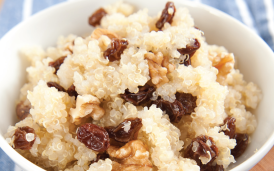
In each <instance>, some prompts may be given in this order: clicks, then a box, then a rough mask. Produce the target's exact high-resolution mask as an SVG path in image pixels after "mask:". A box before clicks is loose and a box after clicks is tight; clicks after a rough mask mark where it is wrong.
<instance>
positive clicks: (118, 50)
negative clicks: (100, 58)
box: [104, 38, 128, 62]
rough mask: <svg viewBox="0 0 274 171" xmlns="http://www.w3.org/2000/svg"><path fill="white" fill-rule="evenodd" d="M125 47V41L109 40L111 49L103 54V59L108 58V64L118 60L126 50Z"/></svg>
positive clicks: (126, 43) (126, 42)
mask: <svg viewBox="0 0 274 171" xmlns="http://www.w3.org/2000/svg"><path fill="white" fill-rule="evenodd" d="M127 45H128V41H127V40H124V39H117V38H113V39H112V40H111V47H110V48H108V49H107V50H106V51H105V52H104V57H105V58H108V60H109V61H110V62H113V61H117V60H120V59H121V55H122V53H123V51H124V50H125V49H126V48H127Z"/></svg>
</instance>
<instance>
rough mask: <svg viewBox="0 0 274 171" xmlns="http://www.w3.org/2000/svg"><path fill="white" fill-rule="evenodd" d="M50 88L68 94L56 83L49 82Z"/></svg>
mask: <svg viewBox="0 0 274 171" xmlns="http://www.w3.org/2000/svg"><path fill="white" fill-rule="evenodd" d="M47 85H48V87H55V88H56V89H57V90H58V91H62V92H66V90H65V89H64V88H63V87H62V86H60V85H59V84H58V83H56V82H47Z"/></svg>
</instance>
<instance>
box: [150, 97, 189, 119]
mask: <svg viewBox="0 0 274 171" xmlns="http://www.w3.org/2000/svg"><path fill="white" fill-rule="evenodd" d="M152 104H155V105H156V106H157V107H158V108H160V109H161V110H162V111H166V114H168V116H169V119H170V121H171V122H174V123H178V122H179V121H180V120H181V118H182V117H183V115H184V107H183V105H182V103H181V102H179V101H178V100H175V101H174V102H173V103H171V102H169V101H165V100H163V99H158V100H156V101H154V102H153V103H152Z"/></svg>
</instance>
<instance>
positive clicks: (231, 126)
mask: <svg viewBox="0 0 274 171" xmlns="http://www.w3.org/2000/svg"><path fill="white" fill-rule="evenodd" d="M235 122H236V119H235V118H233V117H230V116H229V117H227V118H225V120H224V125H223V127H224V128H223V130H222V131H223V132H224V133H225V135H227V136H229V138H234V137H235V131H236V125H235Z"/></svg>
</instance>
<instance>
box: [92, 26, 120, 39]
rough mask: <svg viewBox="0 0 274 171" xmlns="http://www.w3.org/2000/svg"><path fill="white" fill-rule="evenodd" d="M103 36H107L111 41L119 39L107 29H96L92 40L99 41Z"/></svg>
mask: <svg viewBox="0 0 274 171" xmlns="http://www.w3.org/2000/svg"><path fill="white" fill-rule="evenodd" d="M102 35H105V36H107V37H108V38H110V39H113V38H119V36H118V35H117V34H115V33H112V32H111V31H109V30H107V29H101V28H97V29H95V30H94V31H93V32H92V34H91V38H94V39H99V38H100V37H101V36H102Z"/></svg>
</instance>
